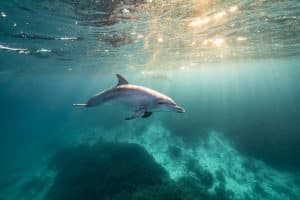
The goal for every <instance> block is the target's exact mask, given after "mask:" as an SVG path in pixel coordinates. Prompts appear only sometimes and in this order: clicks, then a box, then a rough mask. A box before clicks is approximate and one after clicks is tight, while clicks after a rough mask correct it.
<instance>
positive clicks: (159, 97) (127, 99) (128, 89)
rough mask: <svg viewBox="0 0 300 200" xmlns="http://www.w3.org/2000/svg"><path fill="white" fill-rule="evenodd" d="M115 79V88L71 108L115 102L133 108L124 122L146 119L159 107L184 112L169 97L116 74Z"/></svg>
mask: <svg viewBox="0 0 300 200" xmlns="http://www.w3.org/2000/svg"><path fill="white" fill-rule="evenodd" d="M117 78H118V84H117V85H116V86H115V87H113V88H110V89H106V90H103V91H102V92H100V93H98V94H96V95H95V96H93V97H91V98H90V99H89V100H88V101H87V103H85V104H73V106H76V107H93V106H97V105H100V104H102V103H105V102H108V101H112V100H117V101H119V102H121V103H124V104H125V105H129V106H131V107H134V108H135V111H134V113H133V114H132V115H131V116H129V117H126V118H125V119H126V120H131V119H135V118H138V117H142V118H147V117H149V116H150V115H151V114H152V111H153V109H156V108H161V107H163V108H167V109H168V110H171V111H175V112H178V113H183V112H185V110H184V108H182V107H180V106H178V105H177V104H176V103H175V101H174V100H173V99H171V98H170V97H168V96H166V95H164V94H162V93H159V92H157V91H155V90H153V89H150V88H146V87H143V86H138V85H132V84H129V82H128V81H127V80H126V79H125V78H124V77H122V76H121V75H120V74H117Z"/></svg>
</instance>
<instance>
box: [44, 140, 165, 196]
mask: <svg viewBox="0 0 300 200" xmlns="http://www.w3.org/2000/svg"><path fill="white" fill-rule="evenodd" d="M51 167H54V169H55V170H56V172H57V176H56V178H55V180H54V183H53V185H52V187H51V188H50V190H49V192H48V194H47V197H48V199H55V200H59V199H73V200H76V199H86V200H87V199H128V198H129V199H130V194H132V193H134V192H135V191H138V190H140V189H143V188H146V187H150V186H155V185H160V184H163V183H165V182H167V181H169V175H168V173H167V172H166V171H165V170H164V168H163V167H161V166H160V165H158V164H157V163H156V162H155V160H154V159H153V157H152V156H151V155H150V154H148V153H147V152H146V151H145V149H144V148H142V147H141V146H139V145H136V144H129V143H101V144H97V145H93V146H87V145H82V146H79V147H76V148H74V149H65V150H62V151H60V152H58V153H57V154H56V155H55V157H54V158H53V160H52V163H51Z"/></svg>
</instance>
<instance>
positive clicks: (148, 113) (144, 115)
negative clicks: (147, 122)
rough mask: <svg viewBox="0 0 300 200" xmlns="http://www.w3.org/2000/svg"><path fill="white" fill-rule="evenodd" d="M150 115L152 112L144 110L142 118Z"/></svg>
mask: <svg viewBox="0 0 300 200" xmlns="http://www.w3.org/2000/svg"><path fill="white" fill-rule="evenodd" d="M151 115H152V112H147V111H146V112H144V114H143V116H142V118H147V117H150V116H151Z"/></svg>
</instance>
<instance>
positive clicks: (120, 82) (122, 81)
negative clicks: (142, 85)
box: [116, 74, 129, 86]
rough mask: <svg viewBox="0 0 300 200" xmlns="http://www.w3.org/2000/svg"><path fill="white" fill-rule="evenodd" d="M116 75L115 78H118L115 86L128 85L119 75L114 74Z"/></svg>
mask: <svg viewBox="0 0 300 200" xmlns="http://www.w3.org/2000/svg"><path fill="white" fill-rule="evenodd" d="M116 75H117V78H118V84H117V86H119V85H126V84H129V83H128V81H127V80H126V79H125V78H124V77H123V76H121V75H120V74H116Z"/></svg>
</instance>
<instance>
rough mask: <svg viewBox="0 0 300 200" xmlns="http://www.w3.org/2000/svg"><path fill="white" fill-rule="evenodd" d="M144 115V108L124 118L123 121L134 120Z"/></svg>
mask: <svg viewBox="0 0 300 200" xmlns="http://www.w3.org/2000/svg"><path fill="white" fill-rule="evenodd" d="M145 113H146V109H145V108H141V109H139V110H137V111H135V112H134V113H133V114H132V115H130V116H129V117H126V118H125V120H132V119H136V118H138V117H142V116H144V115H145Z"/></svg>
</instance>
